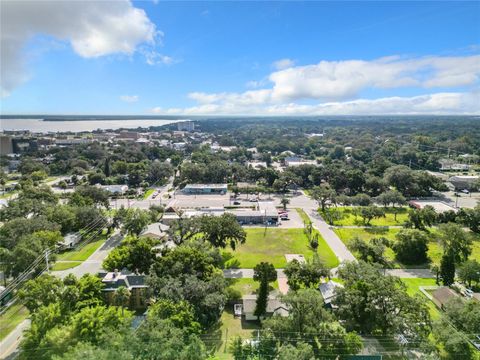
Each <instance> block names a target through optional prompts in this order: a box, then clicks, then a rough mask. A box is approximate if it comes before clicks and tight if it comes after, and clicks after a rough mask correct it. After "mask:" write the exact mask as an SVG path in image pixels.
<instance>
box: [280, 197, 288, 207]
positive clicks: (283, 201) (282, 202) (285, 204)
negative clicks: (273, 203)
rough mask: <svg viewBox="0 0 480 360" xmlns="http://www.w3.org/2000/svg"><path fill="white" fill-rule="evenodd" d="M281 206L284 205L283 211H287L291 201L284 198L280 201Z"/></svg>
mask: <svg viewBox="0 0 480 360" xmlns="http://www.w3.org/2000/svg"><path fill="white" fill-rule="evenodd" d="M280 204H282V206H283V210H287V205H288V204H290V199H289V198H287V197H285V196H283V197H282V199H281V200H280Z"/></svg>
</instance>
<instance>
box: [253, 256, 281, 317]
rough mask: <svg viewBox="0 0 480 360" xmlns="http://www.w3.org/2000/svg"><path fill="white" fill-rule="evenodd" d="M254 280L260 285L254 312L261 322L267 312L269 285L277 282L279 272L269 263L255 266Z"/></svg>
mask: <svg viewBox="0 0 480 360" xmlns="http://www.w3.org/2000/svg"><path fill="white" fill-rule="evenodd" d="M253 280H255V281H258V282H259V283H260V287H259V291H258V294H257V303H256V306H255V311H254V315H255V316H256V317H257V318H258V319H259V320H260V317H262V316H264V315H265V314H266V312H267V304H268V294H269V291H268V285H269V283H271V282H273V281H275V280H277V272H276V271H275V267H274V266H273V265H272V264H270V263H267V262H261V263H259V264H257V265H255V268H254V269H253Z"/></svg>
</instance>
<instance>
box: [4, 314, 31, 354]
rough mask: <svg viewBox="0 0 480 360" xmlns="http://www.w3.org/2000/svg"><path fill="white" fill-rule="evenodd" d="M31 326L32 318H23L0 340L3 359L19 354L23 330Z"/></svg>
mask: <svg viewBox="0 0 480 360" xmlns="http://www.w3.org/2000/svg"><path fill="white" fill-rule="evenodd" d="M29 327H30V319H25V320H23V321H22V322H21V323H20V324H18V325H17V327H16V328H15V329H13V330H12V332H11V333H10V334H8V335H7V336H6V337H5V338H4V339H3V340H2V342H0V356H1V358H2V359H15V358H16V357H17V356H18V345H19V344H20V340H21V339H22V335H23V331H24V330H26V329H28V328H29Z"/></svg>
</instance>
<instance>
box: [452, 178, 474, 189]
mask: <svg viewBox="0 0 480 360" xmlns="http://www.w3.org/2000/svg"><path fill="white" fill-rule="evenodd" d="M479 178H480V177H479V176H478V175H457V176H452V177H450V178H449V179H448V181H449V182H450V183H451V184H452V185H453V186H454V187H455V190H477V189H478V187H479V184H478V182H479Z"/></svg>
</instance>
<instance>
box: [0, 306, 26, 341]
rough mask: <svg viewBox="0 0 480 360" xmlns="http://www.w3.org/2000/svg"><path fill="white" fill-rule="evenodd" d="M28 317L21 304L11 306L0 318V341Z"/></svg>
mask: <svg viewBox="0 0 480 360" xmlns="http://www.w3.org/2000/svg"><path fill="white" fill-rule="evenodd" d="M27 317H28V310H27V308H26V307H25V306H23V304H19V303H16V304H13V305H12V306H10V308H9V309H8V310H7V311H5V313H4V314H2V315H1V316H0V340H3V339H4V338H5V337H6V336H7V335H8V334H10V332H11V331H12V330H13V329H15V328H16V327H17V325H18V324H20V323H21V322H22V321H23V320H25V319H26V318H27Z"/></svg>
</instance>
